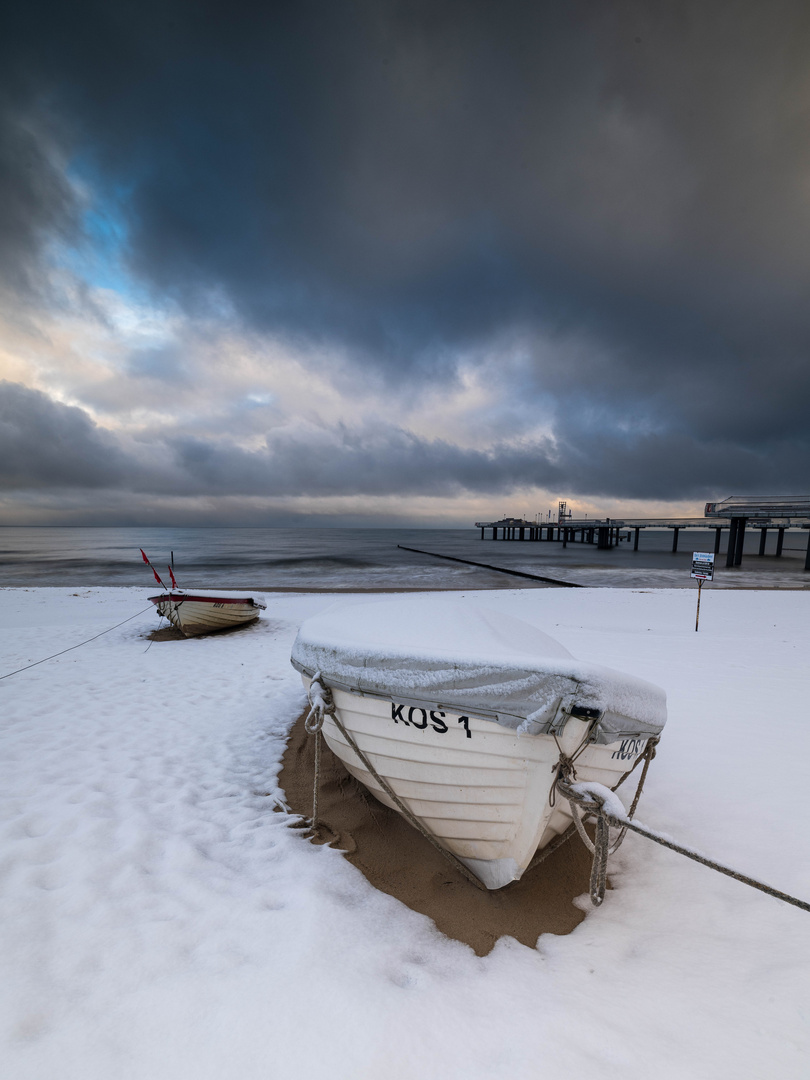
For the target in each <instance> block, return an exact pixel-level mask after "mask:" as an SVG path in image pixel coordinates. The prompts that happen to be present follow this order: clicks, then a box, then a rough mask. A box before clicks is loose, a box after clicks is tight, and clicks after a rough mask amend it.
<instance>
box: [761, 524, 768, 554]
mask: <svg viewBox="0 0 810 1080" xmlns="http://www.w3.org/2000/svg"><path fill="white" fill-rule="evenodd" d="M767 539H768V530H767V529H760V530H759V553H760V555H764V554H765V543H766V541H767Z"/></svg>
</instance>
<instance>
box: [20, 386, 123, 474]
mask: <svg viewBox="0 0 810 1080" xmlns="http://www.w3.org/2000/svg"><path fill="white" fill-rule="evenodd" d="M132 478H133V473H132V470H131V469H130V468H129V463H128V462H127V460H126V457H125V455H124V454H123V453H122V451H121V450H120V449H119V447H118V446H117V444H116V442H115V439H114V438H113V437H112V436H110V435H108V434H107V433H106V432H104V431H102V430H100V429H99V428H98V427H96V425H95V424H94V423H93V421H92V420H91V419H90V417H89V416H88V415H87V413H86V412H84V410H83V409H78V408H76V407H74V406H69V405H62V404H60V403H59V402H56V401H53V400H51V398H49V397H48V396H47V394H43V393H41V392H40V391H39V390H29V389H28V388H26V387H24V386H20V385H18V384H15V383H9V382H0V486H2V487H3V488H5V489H7V490H15V489H20V488H24V489H33V488H42V487H49V486H55V487H68V488H98V487H111V486H112V485H114V484H117V483H121V482H122V481H131V480H132Z"/></svg>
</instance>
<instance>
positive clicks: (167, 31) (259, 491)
mask: <svg viewBox="0 0 810 1080" xmlns="http://www.w3.org/2000/svg"><path fill="white" fill-rule="evenodd" d="M0 123H2V148H0V380H2V381H0V515H2V517H1V518H0V520H2V521H3V522H4V523H6V524H27V523H37V524H48V523H53V524H59V523H77V524H82V523H87V524H137V523H151V524H219V523H223V524H253V525H265V524H266V525H273V524H280V525H282V524H289V523H292V522H294V521H298V520H304V521H311V522H313V523H317V524H327V523H332V524H336V525H341V524H347V525H348V524H356V523H361V524H380V525H384V524H389V523H404V522H410V523H414V524H448V525H467V524H468V523H471V522H472V521H474V520H476V519H480V518H489V517H499V516H500V515H501V514H503V513H505V512H506V513H509V514H526V515H529V516H532V517H533V516H534V515H535V513H537V512H545V511H546V510H547V509H548V508H549V507H551V506H554V505H555V504H556V500H557V499H558V498H567V499H568V501H569V505H570V506H573V507H574V509H575V511H579V512H583V513H585V512H587V513H590V514H593V513H597V512H606V513H609V514H610V513H612V514H613V515H614V516H615V515H616V514H617V513H619V512H632V513H636V514H653V513H660V512H667V511H669V512H673V513H695V514H700V513H702V504H703V502H704V501H705V500H707V499H714V498H723V497H725V496H727V495H730V494H749V493H760V492H767V493H800V494H806V493H807V491H808V489H810V482H808V481H809V480H810V469H808V466H809V465H810V364H808V357H809V356H810V5H808V4H807V3H806V2H805V0H799V2H793V3H784V2H780V0H768V3H762V2H761V0H756V2H753V0H752V2H747V3H743V2H723V0H712V2H711V3H706V0H698V2H685V3H679V2H678V0H671V2H656V0H640V2H638V3H633V2H623V0H595V2H592V3H588V2H581V3H578V2H570V0H553V2H545V3H544V2H543V0H532V2H526V3H523V2H510V0H498V2H497V3H496V2H492V0H485V2H480V3H477V2H474V0H464V2H461V0H459V2H452V0H426V2H418V0H402V2H393V0H366V2H357V0H318V2H307V0H291V2H288V3H278V2H273V0H264V2H261V3H256V4H248V3H243V2H241V0H228V2H227V3H224V2H223V3H215V2H211V3H206V2H201V0H187V2H183V0H160V3H158V2H154V0H137V2H134V0H130V2H128V3H127V2H124V3H122V2H120V0H117V2H116V3H110V2H109V0H99V2H97V3H90V2H87V0H78V2H77V3H75V4H65V3H64V2H60V3H53V4H44V3H38V2H36V0H29V2H27V3H26V4H24V5H23V4H18V5H16V6H15V9H14V11H13V12H11V13H10V14H9V13H7V14H6V22H5V25H4V27H3V29H2V32H0Z"/></svg>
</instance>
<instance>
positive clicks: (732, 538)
mask: <svg viewBox="0 0 810 1080" xmlns="http://www.w3.org/2000/svg"><path fill="white" fill-rule="evenodd" d="M739 521H740V519H739V518H735V517H733V518H732V519H731V522H730V524H729V529H728V551H727V552H726V566H733V565H734V551H735V549H736V547H737V529H738V528H739Z"/></svg>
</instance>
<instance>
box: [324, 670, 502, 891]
mask: <svg viewBox="0 0 810 1080" xmlns="http://www.w3.org/2000/svg"><path fill="white" fill-rule="evenodd" d="M307 696H308V698H309V703H310V705H311V706H312V708H311V710H310V712H309V715H308V716H307V718H306V720H305V721H304V727H305V728H306V730H307V731H308V732H309V733H310V734H314V735H315V738H316V742H315V787H314V790H313V796H312V827H313V829H314V828H317V815H318V787H319V768H320V755H319V748H318V742H317V740H318V739H319V738H320V733H321V728H322V727H323V722H324V719H325V718H326V717H327V716H330V717H331V718H332V722H333V723H334V725H335V727H336V728H337V729H338V731H339V732H340V734H341V735H342V736H343V738H344V739H345V740H346V742H347V743H348V745H349V746H351V748H352V750H354V752H355V754H356V755H357V757H358V758H359V759H360V761H361V763H362V765H363V766H364V768H365V769H366V770H367V771H368V772H369V773H370V774H371V775H372V776H373V777H374V779H375V780H376V781H377V783H378V784H379V785H380V787H381V788H382V789H383V791H384V792H385V793H386V795H387V796H388V797H389V799H391V801H392V802H393V803H394V805H395V806H396V807H397V809H398V810H399V812H400V813H401V814H402V816H403V817H404V818H405V820H406V821H408V822H409V823H410V824H411V825H412V826H413V827H414V828H415V829H416V830H417V831H418V832H420V833H421V834H422V836H424V838H425V839H426V840H427V841H428V842H429V843H431V844H432V845H433V847H435V848H436V850H437V851H438V852H439V853H440V854H441V855H443V856H444V858H445V859H447V861H448V862H450V863H452V865H453V866H454V867H455V868H456V870H458V872H459V873H460V874H461V875H462V876H463V877H464V878H466V880H467V881H469V882H470V884H471V885H475V887H476V888H477V889H482V890H484V889H486V886H485V885H484V884H483V883H482V882H481V881H479V880H478V878H477V877H476V876H475V875H474V874H473V873H472V872H471V871H470V870H468V869H467V867H466V866H465V865H464V863H463V862H461V860H460V859H458V858H457V857H456V856H455V855H454V854H453V853H452V851H448V850H447V848H445V847H442V845H441V844H440V843H439V841H438V840H437V839H436V837H435V836H434V835H433V833H431V832H430V831H429V830H428V829H426V828H425V826H424V825H423V824H422V822H421V821H419V819H418V818H417V817H415V816H414V814H413V813H412V812H411V810H410V809H409V807H407V806H406V805H405V803H404V802H403V801H402V799H400V797H399V796H398V795H397V793H396V792H395V791H394V789H393V788H392V787H391V785H390V784H389V783H388V781H387V780H386V779H385V778H384V777H382V776H380V774H379V773H378V772H377V770H376V769H375V768H374V766H373V765H372V764H371V762H370V761H369V759H368V757H367V755H366V754H364V753H363V751H362V750H361V749H360V747H359V746H358V745H357V743H356V741H355V739H354V737H353V736H352V734H351V732H349V731H347V730H346V728H345V727H344V725H343V724H342V722H341V720H340V718H339V717H338V715H337V710H336V708H335V703H334V701H333V700H332V691H331V690H330V689H329V687H328V686H327V685H326V683H325V682H324V681H323V679H322V677H321V673H320V672H319V671H316V672H315V674H314V675H313V677H312V682H311V683H310V686H309V690H308V692H307Z"/></svg>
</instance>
